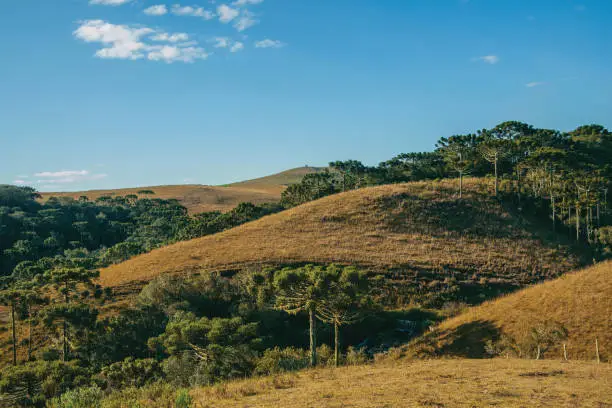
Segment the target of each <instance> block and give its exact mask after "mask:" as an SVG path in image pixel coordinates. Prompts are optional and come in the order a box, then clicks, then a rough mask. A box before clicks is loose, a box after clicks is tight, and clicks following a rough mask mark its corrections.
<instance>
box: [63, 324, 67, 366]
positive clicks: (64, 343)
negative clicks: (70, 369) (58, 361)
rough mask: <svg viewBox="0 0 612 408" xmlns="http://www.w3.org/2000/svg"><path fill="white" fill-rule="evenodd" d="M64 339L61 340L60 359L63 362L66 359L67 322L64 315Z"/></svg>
mask: <svg viewBox="0 0 612 408" xmlns="http://www.w3.org/2000/svg"><path fill="white" fill-rule="evenodd" d="M63 337H64V340H63V345H62V348H63V349H64V350H63V353H62V360H63V361H64V363H65V362H66V361H68V323H67V322H66V318H65V317H64V336H63Z"/></svg>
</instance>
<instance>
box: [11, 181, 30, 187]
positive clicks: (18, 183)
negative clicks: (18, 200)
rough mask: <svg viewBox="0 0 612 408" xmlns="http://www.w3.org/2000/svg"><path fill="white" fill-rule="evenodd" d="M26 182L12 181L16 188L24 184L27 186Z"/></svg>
mask: <svg viewBox="0 0 612 408" xmlns="http://www.w3.org/2000/svg"><path fill="white" fill-rule="evenodd" d="M27 183H28V182H27V181H25V180H13V184H16V185H18V186H22V185H24V184H27Z"/></svg>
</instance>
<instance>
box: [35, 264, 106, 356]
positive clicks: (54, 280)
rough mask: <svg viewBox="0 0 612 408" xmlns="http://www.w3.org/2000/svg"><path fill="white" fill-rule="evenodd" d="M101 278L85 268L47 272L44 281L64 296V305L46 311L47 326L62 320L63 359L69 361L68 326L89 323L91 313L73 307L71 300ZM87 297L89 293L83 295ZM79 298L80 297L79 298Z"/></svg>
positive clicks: (59, 268) (57, 269)
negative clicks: (80, 288) (82, 288)
mask: <svg viewBox="0 0 612 408" xmlns="http://www.w3.org/2000/svg"><path fill="white" fill-rule="evenodd" d="M98 276H100V273H99V272H98V271H88V270H86V269H84V268H66V267H57V268H54V269H51V270H49V271H47V272H45V274H44V276H43V278H44V281H45V282H47V283H49V284H51V285H52V286H54V287H55V289H56V290H57V291H58V293H59V294H60V295H62V297H63V300H64V303H63V304H60V305H57V304H54V305H51V306H50V308H48V309H47V310H46V319H45V321H46V322H47V324H51V323H52V322H53V321H55V320H56V319H61V320H62V326H63V328H62V359H63V361H67V359H68V355H69V345H68V325H69V323H70V322H72V323H73V324H74V325H77V324H81V323H84V322H89V321H90V320H91V313H87V312H86V311H85V310H84V309H83V308H82V307H71V305H70V302H71V300H74V299H75V297H76V296H75V295H76V292H77V290H78V289H79V287H82V286H85V287H88V288H92V287H93V286H94V285H93V282H92V280H93V279H95V278H97V277H98ZM83 294H84V295H85V296H87V295H89V292H84V293H83ZM77 298H78V297H77ZM94 320H95V318H94Z"/></svg>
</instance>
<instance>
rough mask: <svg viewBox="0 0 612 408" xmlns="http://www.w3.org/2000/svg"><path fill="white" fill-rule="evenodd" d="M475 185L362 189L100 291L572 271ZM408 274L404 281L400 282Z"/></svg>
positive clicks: (128, 271) (568, 260)
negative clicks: (276, 276)
mask: <svg viewBox="0 0 612 408" xmlns="http://www.w3.org/2000/svg"><path fill="white" fill-rule="evenodd" d="M489 187H490V186H489V185H488V184H486V182H485V181H482V180H476V179H474V180H471V181H467V182H466V187H465V188H466V190H467V192H466V194H465V196H464V199H462V200H460V199H459V198H457V196H456V194H455V191H456V183H455V182H454V181H452V180H450V181H449V180H446V181H441V182H419V183H408V184H396V185H386V186H379V187H371V188H364V189H360V190H355V191H350V192H346V193H342V194H337V195H333V196H329V197H325V198H323V199H320V200H317V201H314V202H309V203H306V204H304V205H301V206H299V207H296V208H293V209H290V210H287V211H284V212H282V213H278V214H274V215H270V216H267V217H264V218H262V219H259V220H257V221H254V222H251V223H248V224H244V225H241V226H239V227H237V228H233V229H231V230H228V231H225V232H222V233H219V234H215V235H211V236H207V237H203V238H199V239H195V240H191V241H187V242H180V243H177V244H174V245H170V246H167V247H164V248H160V249H157V250H154V251H152V252H150V253H148V254H144V255H141V256H138V257H135V258H133V259H131V260H129V261H127V262H124V263H121V264H118V265H114V266H111V267H109V268H106V269H103V270H102V271H101V278H100V280H101V283H102V284H103V285H105V286H123V285H134V284H136V283H138V282H143V281H148V280H151V279H153V278H155V277H156V276H158V275H160V274H162V273H187V272H196V271H200V270H203V269H206V270H236V269H243V268H249V267H256V266H258V265H261V264H267V265H277V264H288V263H304V262H312V263H331V262H335V263H340V264H353V265H359V266H361V267H363V268H367V269H370V270H373V271H389V270H398V271H404V272H406V273H408V272H409V273H420V272H423V273H429V272H435V273H447V272H448V274H451V273H458V274H462V273H463V274H464V275H466V276H467V275H471V274H473V273H474V272H478V273H479V274H480V275H481V276H486V277H487V278H490V279H496V278H499V279H503V278H512V279H517V278H519V277H520V279H522V280H524V281H533V279H535V278H534V277H538V278H542V277H554V276H557V275H558V274H560V273H563V272H566V271H569V270H572V269H575V268H576V265H577V261H576V259H574V258H573V257H572V256H571V255H570V254H569V252H568V250H567V248H563V247H561V246H558V245H548V244H546V243H545V242H543V240H542V239H540V238H538V237H537V236H535V235H534V232H533V228H532V226H529V225H527V224H526V222H525V220H524V219H522V218H521V217H516V216H513V215H511V214H510V213H508V212H507V211H505V210H504V209H503V207H502V206H501V204H499V202H498V201H497V200H495V199H494V198H492V197H491V195H490V194H489V193H483V192H482V190H487V189H488V188H489ZM407 271H408V272H407Z"/></svg>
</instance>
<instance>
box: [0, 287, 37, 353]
mask: <svg viewBox="0 0 612 408" xmlns="http://www.w3.org/2000/svg"><path fill="white" fill-rule="evenodd" d="M31 295H32V293H31V291H29V290H20V289H6V290H3V291H2V292H0V304H1V305H4V306H7V307H8V308H9V313H10V316H11V342H12V344H13V365H17V324H16V321H17V317H16V315H17V310H18V309H19V308H20V307H21V306H22V305H23V304H24V303H25V302H27V299H28V298H29V297H30V296H31Z"/></svg>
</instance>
